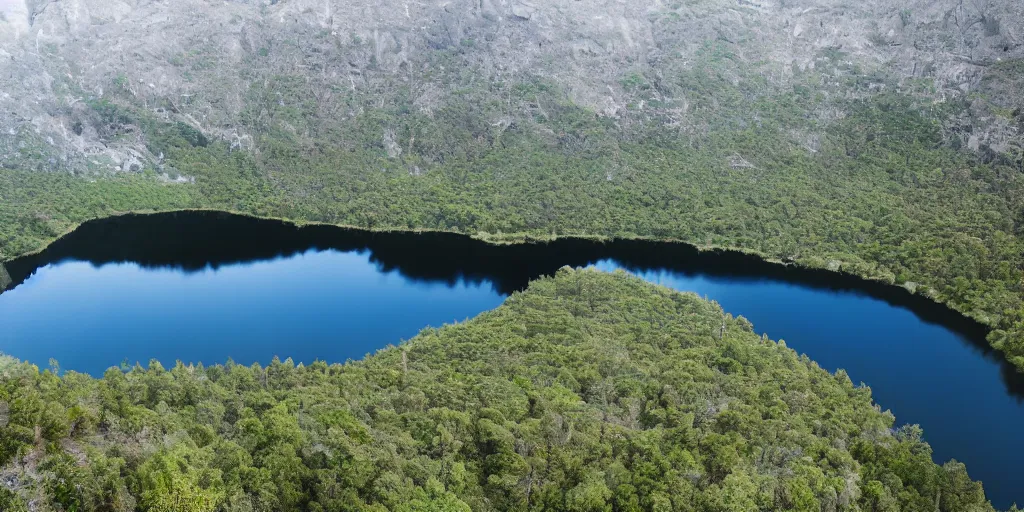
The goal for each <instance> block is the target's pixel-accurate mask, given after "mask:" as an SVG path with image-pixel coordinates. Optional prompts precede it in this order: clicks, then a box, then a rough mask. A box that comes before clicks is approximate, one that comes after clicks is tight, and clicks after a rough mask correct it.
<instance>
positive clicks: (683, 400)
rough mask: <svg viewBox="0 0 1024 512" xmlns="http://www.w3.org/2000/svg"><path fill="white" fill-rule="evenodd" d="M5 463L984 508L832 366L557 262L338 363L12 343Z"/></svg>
mask: <svg viewBox="0 0 1024 512" xmlns="http://www.w3.org/2000/svg"><path fill="white" fill-rule="evenodd" d="M338 338H339V342H344V340H345V333H339V334H338ZM0 461H2V470H0V478H2V479H3V481H4V483H5V484H6V485H5V486H2V487H0V509H2V510H5V511H25V510H29V507H28V504H29V503H31V504H32V505H31V506H32V508H31V509H32V510H40V511H48V510H110V511H131V510H144V511H175V512H199V511H214V510H219V511H292V510H294V511H300V510H301V511H306V510H308V511H340V510H409V511H412V510H417V511H442V510H443V511H455V510H501V511H506V510H526V509H532V510H567V511H609V510H615V511H634V510H656V511H661V510H684V511H686V510H692V511H702V512H704V511H750V510H800V511H809V512H810V511H814V512H818V511H839V510H848V511H922V512H923V511H927V512H934V511H941V512H967V511H984V510H991V507H990V506H989V505H988V504H987V502H986V500H985V497H984V492H983V490H982V487H981V484H979V483H976V482H972V481H971V480H970V478H969V477H968V475H967V472H966V470H965V468H964V466H963V465H962V464H959V463H957V462H955V461H950V462H947V463H946V464H944V465H943V466H938V465H936V464H935V463H933V462H932V460H931V450H930V448H929V447H928V445H927V444H925V443H923V442H922V441H921V431H920V429H919V428H917V427H913V426H909V427H899V428H894V418H893V417H892V415H891V414H889V413H888V412H880V410H879V409H878V407H877V406H876V405H874V404H873V403H872V401H871V393H870V391H869V390H868V389H867V388H865V387H856V386H854V385H853V384H852V383H851V381H850V379H849V378H848V377H847V376H846V375H845V374H844V373H843V372H841V371H840V372H839V373H838V374H836V375H831V374H829V373H828V372H826V371H824V370H822V369H821V368H819V367H818V366H817V365H816V364H814V363H813V362H811V361H809V360H808V359H807V358H806V357H800V356H798V355H797V354H796V353H795V352H793V351H792V350H790V349H788V348H786V347H785V344H784V343H782V342H778V343H777V342H774V341H771V340H769V339H768V338H767V337H764V338H762V337H759V336H757V335H755V334H754V333H753V329H752V326H751V325H750V323H749V322H748V321H746V320H745V319H743V318H742V317H737V318H733V317H732V316H731V315H728V314H726V313H724V312H723V311H722V310H721V308H719V307H718V305H716V304H714V303H712V302H707V301H705V300H701V299H700V298H698V297H697V296H696V295H693V294H681V293H677V292H674V291H670V290H668V289H665V288H660V287H656V286H654V285H650V284H647V283H645V282H643V281H642V280H640V279H638V278H634V277H630V276H627V275H625V274H622V273H618V274H604V273H599V272H596V271H579V270H577V271H573V270H569V269H563V270H562V271H560V272H559V273H558V274H557V275H556V276H555V277H553V278H546V279H542V280H540V281H537V282H535V283H533V284H532V285H531V286H530V287H529V289H527V290H526V291H524V292H520V293H516V294H514V295H512V296H511V297H510V298H509V299H508V300H507V301H506V303H505V304H504V305H503V306H501V307H500V308H498V309H497V310H495V311H492V312H489V313H485V314H483V315H481V316H479V317H478V318H476V319H473V320H470V321H467V322H465V323H462V324H457V325H450V326H445V327H443V328H440V329H428V330H426V331H424V332H422V333H421V334H420V335H419V336H417V337H416V338H414V339H412V340H410V341H408V342H406V343H403V344H402V345H400V346H398V347H392V348H388V349H385V350H382V351H380V352H378V353H377V354H375V355H371V356H369V357H367V358H366V359H365V360H363V361H358V362H348V363H346V364H344V365H341V364H331V365H328V364H326V363H323V362H317V363H315V364H312V365H310V366H305V367H304V366H301V365H300V366H297V367H296V366H295V365H293V364H292V363H291V361H290V360H286V361H284V362H281V361H279V360H275V361H274V362H273V363H272V364H270V365H269V366H267V367H260V366H258V365H256V366H253V367H245V366H240V365H235V364H232V363H230V362H229V363H228V364H227V365H223V366H221V365H218V366H208V367H205V368H204V367H202V366H199V367H193V366H191V365H190V366H184V365H181V364H178V365H177V366H175V367H174V368H173V369H170V370H166V369H164V368H162V367H161V366H160V365H159V363H155V362H154V363H150V365H149V367H148V368H143V367H141V366H136V367H135V368H131V369H129V368H127V367H125V368H121V369H118V368H111V369H110V370H108V371H107V373H106V374H105V375H104V376H103V378H101V379H94V378H91V377H88V376H86V375H82V374H76V373H67V374H65V375H63V376H58V375H56V374H55V373H53V372H52V371H51V370H44V371H42V372H39V370H38V369H37V367H35V366H32V365H29V364H26V363H17V362H15V361H13V360H10V359H4V360H2V361H0ZM11 489H13V490H11Z"/></svg>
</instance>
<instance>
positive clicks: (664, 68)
mask: <svg viewBox="0 0 1024 512" xmlns="http://www.w3.org/2000/svg"><path fill="white" fill-rule="evenodd" d="M708 45H719V46H722V47H723V48H725V49H727V50H728V52H730V54H731V55H732V57H731V58H732V61H731V62H733V63H735V65H737V66H747V67H750V68H753V69H756V70H760V71H761V72H762V73H761V74H762V75H763V76H766V77H769V84H768V85H769V86H770V87H777V88H779V89H780V90H783V89H785V88H787V87H791V84H790V83H789V77H790V76H791V75H792V73H793V70H794V69H797V70H826V69H828V68H830V67H832V68H844V69H845V68H851V67H854V66H855V67H857V68H859V69H861V70H865V71H868V72H871V73H877V74H882V75H886V76H892V77H896V78H897V79H899V80H904V81H906V80H925V81H929V82H930V83H932V84H934V90H935V92H934V99H935V100H936V101H949V100H950V99H953V98H971V97H973V96H972V94H973V93H976V92H979V91H980V92H983V93H986V94H992V95H996V96H998V97H1000V98H1002V99H1000V100H999V101H1002V102H1003V103H1005V104H1004V105H1001V106H999V107H998V108H997V109H996V110H993V109H992V106H991V104H992V102H991V101H990V100H986V101H978V102H977V105H976V106H974V107H972V111H971V112H970V113H968V114H967V115H965V117H964V118H963V119H960V120H958V123H959V124H960V125H961V126H969V129H967V128H965V129H963V130H962V133H961V132H960V131H958V132H956V134H954V135H956V136H957V137H961V138H962V139H963V145H964V146H965V147H967V146H969V142H970V141H969V140H968V139H970V138H972V137H973V140H974V142H973V146H974V147H977V148H979V150H980V149H981V148H982V147H985V148H990V149H991V150H993V151H997V152H998V151H1002V150H1012V149H1013V148H1015V147H1017V146H1020V145H1021V144H1020V140H1021V129H1022V127H1021V121H1019V120H1018V119H1017V118H1015V117H1014V116H1013V115H1012V114H1013V112H1014V111H1015V109H1017V108H1018V107H1020V106H1021V105H1020V97H1021V96H1022V94H1021V93H1020V92H1019V91H1020V89H1019V87H1017V86H1019V85H1020V81H1019V80H1018V77H1019V76H1020V74H1021V73H1020V72H1017V71H1014V70H1013V69H1011V68H1008V67H1007V65H1006V63H1008V62H1014V61H1017V60H1020V59H1022V58H1024V2H1019V1H1017V0H977V1H972V2H962V1H960V0H885V1H883V0H865V1H862V2H847V3H842V4H837V3H835V2H828V1H824V0H705V1H701V2H668V1H665V0H636V1H628V2H627V1H622V0H544V1H541V0H419V1H414V0H377V1H368V0H236V1H227V2H208V1H206V0H178V1H175V2H167V1H143V0H0V112H2V113H3V114H0V165H19V158H21V156H20V155H25V154H29V153H32V154H45V155H48V156H47V159H49V158H53V159H54V161H55V162H56V163H55V164H54V165H55V166H56V167H61V168H66V169H74V170H80V169H83V168H88V169H92V170H95V171H97V172H99V171H109V172H114V171H118V172H125V171H131V170H132V169H133V168H136V167H142V168H145V167H147V166H153V165H155V164H156V163H158V160H159V159H158V155H153V154H150V152H149V150H148V149H147V147H146V144H145V140H143V139H142V138H140V137H138V136H134V137H133V136H130V135H129V136H125V134H120V135H119V136H118V138H117V140H116V141H113V140H112V139H111V137H109V136H108V135H107V134H106V132H105V130H104V129H103V128H104V127H103V126H101V123H100V120H98V119H97V116H96V114H95V112H94V109H93V108H91V107H90V106H89V105H90V104H91V103H90V102H95V101H96V100H97V99H100V98H108V97H111V96H116V97H118V98H121V99H122V100H125V101H130V102H131V103H132V104H133V105H136V106H138V107H140V108H143V109H146V110H148V111H150V112H151V113H152V114H153V115H155V116H157V117H159V118H162V119H165V120H167V121H174V122H181V123H185V124H187V125H189V126H192V127H193V128H195V129H197V130H200V131H201V132H202V133H204V134H206V135H207V136H210V137H214V138H219V139H223V140H226V141H230V142H231V144H232V146H233V147H238V148H242V149H251V148H252V140H253V134H252V133H250V131H249V129H248V128H247V121H246V120H251V119H254V118H255V119H258V118H259V116H260V115H261V114H260V112H259V111H255V112H254V111H253V109H252V108H250V107H252V105H253V104H254V102H255V101H256V99H257V98H259V99H260V100H261V101H281V102H285V101H287V100H288V98H285V97H281V98H276V97H271V96H272V95H274V94H278V93H280V91H279V89H275V87H279V85H278V83H279V81H281V80H283V79H284V78H283V77H290V78H289V79H294V80H296V81H299V82H304V83H306V84H309V86H308V87H309V89H310V90H312V91H314V93H311V95H312V96H314V97H313V98H312V101H313V102H314V103H315V104H316V107H315V110H316V111H315V115H318V116H333V115H338V112H339V109H340V108H341V107H339V106H338V105H339V104H340V100H339V99H338V98H340V97H341V96H342V95H343V93H344V94H358V95H365V96H367V97H383V96H384V95H387V94H394V93H395V92H394V91H396V90H397V86H396V85H395V84H404V85H402V87H404V88H408V89H409V90H410V91H411V92H410V94H412V95H413V103H414V106H415V108H417V109H419V111H420V112H423V113H432V112H435V111H436V110H437V109H438V108H440V107H442V106H443V105H444V104H445V103H446V102H447V101H449V95H450V94H451V93H452V90H451V89H452V88H451V87H450V84H448V83H446V82H445V81H444V79H443V78H442V77H443V76H444V75H445V73H449V72H452V69H451V66H458V67H459V68H460V69H463V70H466V72H467V73H472V74H473V76H475V77H478V78H479V79H480V80H482V81H493V82H511V81H517V80H523V79H524V77H534V78H536V79H538V80H542V81H544V82H547V83H553V84H555V85H557V86H558V87H560V88H561V89H562V90H564V91H565V95H566V97H568V98H569V99H571V100H572V101H573V102H574V103H576V104H577V105H580V106H582V107H585V108H587V109H590V110H592V111H594V112H595V113H597V114H598V115H602V116H607V117H613V118H618V117H620V116H621V115H622V113H623V112H624V111H625V110H626V109H627V106H630V105H633V106H635V107H636V108H639V109H646V110H644V111H645V112H660V114H661V116H660V117H661V118H667V119H669V123H681V122H684V121H685V119H686V117H687V115H688V114H687V112H688V109H689V107H690V106H689V100H688V98H687V95H686V92H685V91H682V90H679V91H677V90H672V89H671V87H668V86H665V87H661V88H656V89H655V90H656V92H657V94H658V95H659V97H657V98H654V99H656V100H657V101H656V102H651V101H647V99H646V98H640V97H638V96H637V93H636V92H635V90H634V89H633V88H631V87H630V86H629V83H630V82H629V81H630V77H632V76H651V77H657V78H658V79H659V80H661V81H662V82H663V83H670V82H671V80H670V79H671V77H672V76H674V75H677V74H679V73H681V72H683V71H685V70H687V69H688V67H689V66H691V65H692V62H693V61H694V60H695V59H697V58H699V57H700V55H702V53H701V52H705V51H706V48H707V47H708ZM442 55H443V56H455V57H454V58H455V61H451V62H450V63H449V64H448V66H449V67H448V68H444V69H442V68H443V66H444V64H438V62H439V60H438V56H442ZM446 58H447V57H446ZM434 66H438V67H437V68H436V69H435V68H434ZM737 76H738V74H737ZM737 80H738V78H737ZM1015 87H1016V89H1015ZM655 103H656V105H653V104H655ZM658 109H661V110H660V111H659V110H658ZM652 117H653V116H652ZM389 147H390V145H389ZM400 150H401V146H400V145H399V146H397V149H395V148H393V147H392V148H390V149H389V152H390V153H394V152H396V151H400ZM47 161H48V160H47ZM125 162H129V163H128V164H127V166H126V165H125Z"/></svg>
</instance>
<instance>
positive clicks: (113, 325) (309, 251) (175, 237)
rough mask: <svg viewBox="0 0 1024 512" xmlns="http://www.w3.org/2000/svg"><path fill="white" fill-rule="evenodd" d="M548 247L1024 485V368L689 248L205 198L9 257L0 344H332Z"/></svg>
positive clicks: (952, 329) (342, 346)
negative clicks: (442, 227) (264, 216)
mask: <svg viewBox="0 0 1024 512" xmlns="http://www.w3.org/2000/svg"><path fill="white" fill-rule="evenodd" d="M563 264H569V265H572V266H585V265H591V264H592V265H595V266H596V267H597V268H599V269H602V270H613V269H616V268H623V267H624V268H627V269H630V271H632V272H634V273H636V274H638V275H640V276H642V277H643V278H645V279H647V280H649V281H651V282H654V283H658V284H662V285H665V286H669V287H672V288H675V289H678V290H685V291H693V292H696V293H698V294H699V295H701V296H706V297H708V298H710V299H713V300H716V301H718V302H719V303H720V304H721V305H722V306H723V307H724V308H725V309H726V310H727V311H729V312H731V313H733V314H736V315H743V316H745V317H747V318H748V319H750V320H751V321H752V322H753V323H754V325H755V329H756V330H758V331H759V332H765V333H767V334H768V335H769V336H770V337H772V338H773V339H784V340H785V341H786V343H787V344H788V345H789V346H790V347H791V348H793V349H795V350H797V351H798V352H802V353H806V354H808V355H809V356H810V357H811V358H812V359H813V360H815V361H817V362H818V363H819V364H820V365H821V366H822V367H824V368H826V369H828V370H832V371H834V370H836V369H839V368H843V369H845V370H846V371H847V372H848V373H849V375H850V378H851V379H853V381H854V382H864V383H866V384H868V385H870V386H871V387H872V390H873V393H874V397H875V400H876V401H877V402H878V403H879V404H880V405H881V406H882V408H883V409H890V410H892V412H893V413H894V414H895V415H896V418H897V423H899V424H905V423H911V424H913V423H917V424H920V425H921V426H922V427H923V428H924V431H925V439H926V440H927V441H928V442H929V443H930V444H931V445H932V448H933V449H934V455H935V459H936V460H937V461H938V462H943V461H946V460H949V459H951V458H955V459H957V460H960V461H963V462H965V463H966V464H967V467H968V470H969V471H970V474H971V476H972V477H973V478H976V479H979V480H981V481H983V482H984V484H985V489H986V492H987V494H988V496H989V497H990V499H992V501H993V504H995V505H996V506H997V507H1001V508H1007V507H1009V505H1010V504H1011V503H1012V502H1013V501H1015V500H1018V499H1019V500H1020V501H1021V502H1024V474H1022V473H1021V472H1019V471H1017V461H1018V460H1019V458H1020V456H1021V455H1024V436H1021V435H1020V434H1019V426H1020V425H1022V424H1024V406H1022V404H1021V396H1022V395H1024V392H1022V390H1024V386H1022V385H1021V379H1020V377H1019V376H1018V375H1016V374H1015V373H1014V372H1013V371H1012V370H1010V369H1009V368H1008V366H1007V365H1006V364H1005V363H1004V362H1002V361H1001V360H1000V359H999V358H998V356H996V355H994V354H992V353H990V352H989V351H987V350H985V348H984V344H983V341H982V340H980V339H979V337H978V336H979V331H978V330H977V329H976V327H977V326H974V325H973V324H971V323H970V322H968V321H965V320H963V319H962V318H959V317H957V316H956V315H953V314H952V313H950V312H948V311H945V310H944V309H942V308H938V307H937V306H935V305H934V304H930V303H928V302H927V301H922V300H919V299H917V298H915V297H912V296H909V295H908V294H904V293H900V292H898V291H894V290H892V289H886V288H883V287H879V286H877V285H870V284H865V283H860V282H859V281H857V280H854V279H851V278H848V277H841V276H835V275H831V274H828V275H824V274H819V273H813V272H805V271H799V270H795V269H785V268H782V267H778V266H771V265H765V264H761V263H758V262H756V261H753V260H750V259H748V258H745V257H743V256H741V255H736V254H731V253H722V254H712V255H707V254H698V253H696V252H695V251H693V250H692V249H690V248H687V247H685V246H670V245H666V244H647V243H641V242H622V243H616V244H597V243H593V242H582V241H565V242H559V243H557V244H545V245H536V246H519V247H507V248H500V247H493V246H487V245H484V244H480V243H478V242H473V241H470V240H467V239H463V238H459V237H452V236H448V235H399V234H390V235H373V234H368V233H361V232H351V231H342V230H336V229H328V228H306V229H301V230H300V229H296V228H293V227H290V226H285V225H283V224H277V223H267V222H263V221H253V220H251V219H241V218H236V217H228V216H222V215H212V214H187V215H185V214H180V215H178V216H155V217H132V218H123V219H119V220H113V221H105V222H103V223H94V224H91V225H87V226H85V227H83V228H82V229H80V230H79V231H78V232H76V233H75V234H73V235H72V236H70V237H68V238H66V239H65V240H62V241H60V242H58V243H57V244H54V246H53V247H51V248H50V249H48V250H47V251H46V252H44V253H43V254H41V255H38V256H34V257H32V258H26V259H24V260H19V261H16V262H13V263H9V264H7V266H6V267H7V271H8V273H9V275H10V276H11V278H12V279H13V283H12V284H11V286H10V287H9V289H8V291H6V292H4V293H3V294H0V326H2V329H0V351H2V352H5V353H7V354H10V355H13V356H15V357H18V358H21V359H26V360H29V361H32V362H34V363H37V364H39V365H40V366H45V365H46V364H47V361H48V360H49V359H50V358H55V359H57V360H58V361H59V363H60V365H61V368H62V369H64V370H75V371H82V372H88V373H92V374H94V375H100V374H102V373H103V371H104V370H105V369H106V368H107V367H109V366H116V365H118V364H119V363H121V362H122V361H123V360H127V361H128V362H130V363H135V362H136V361H139V362H142V363H145V362H147V361H148V360H149V359H151V358H155V359H158V360H160V361H162V362H163V363H164V364H165V365H169V364H173V362H174V361H176V360H181V361H184V362H198V361H202V362H204V363H207V364H209V363H218V362H224V361H226V360H227V359H228V358H232V359H233V360H235V361H236V362H239V363H245V364H249V363H253V362H260V363H266V362H269V361H270V359H271V358H272V357H274V356H280V357H281V358H282V359H283V358H286V357H292V358H293V359H294V360H295V361H296V362H298V361H302V362H306V363H308V362H312V361H314V360H316V359H322V360H326V361H331V362H334V361H345V360H347V359H356V358H361V357H363V356H364V355H366V354H368V353H372V352H374V351H376V350H378V349H380V348H382V347H385V346H387V345H388V344H396V343H398V342H399V341H401V340H403V339H408V338H411V337H412V336H414V335H415V334H416V333H417V332H418V331H419V330H420V329H422V328H423V327H425V326H427V325H433V326H438V325H441V324H444V323H451V322H453V321H462V320H464V319H466V318H469V317H472V316H475V315H476V314H478V313H480V312H482V311H485V310H488V309H492V308H494V307H496V306H498V305H499V304H500V303H501V302H502V300H503V299H504V297H505V296H507V294H508V293H511V292H512V291H514V290H516V289H521V288H522V287H523V286H525V285H526V283H527V282H528V281H529V280H530V279H533V278H535V277H537V276H539V275H544V274H550V273H552V272H553V271H554V270H556V269H557V268H558V267H560V266H562V265H563Z"/></svg>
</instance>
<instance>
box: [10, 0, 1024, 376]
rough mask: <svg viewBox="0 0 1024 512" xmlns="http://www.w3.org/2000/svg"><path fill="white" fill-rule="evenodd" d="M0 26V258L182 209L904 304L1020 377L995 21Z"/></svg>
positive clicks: (585, 18) (1022, 249)
mask: <svg viewBox="0 0 1024 512" xmlns="http://www.w3.org/2000/svg"><path fill="white" fill-rule="evenodd" d="M0 12H3V13H4V15H3V17H2V19H0V89H2V90H3V93H2V94H0V112H2V113H0V167H2V169H0V258H3V259H7V258H11V257H14V256H17V255H19V254H23V253H25V252H28V251H32V250H35V249H38V248H39V246H41V245H42V244H44V243H46V242H47V241H49V240H50V239H52V238H53V237H55V236H58V235H59V234H60V233H62V232H63V231H64V230H66V229H67V228H68V227H69V226H71V225H73V224H74V223H77V222H81V221H82V220H85V219H88V218H93V217H96V216H103V215H108V214H110V213H112V212H118V211H130V210H166V209H174V208H188V207H203V208H219V209H226V210H232V211H239V212H244V213H250V214H257V215H264V216H271V217H282V218H290V219H295V220H312V221H322V222H330V223H337V224H348V225H356V226H361V227H366V228H381V229H409V228H417V229H420V228H423V229H441V230H450V231H458V232H462V233H467V234H470V235H473V236H478V237H481V238H486V239H491V240H497V241H509V240H512V241H519V240H522V239H523V238H524V237H533V238H547V237H550V236H552V235H555V236H558V235H567V234H569V235H588V236H613V237H651V238H658V239H679V240H684V241H687V242H691V243H694V244H696V245H701V246H726V247H734V248H741V249H745V250H750V251H755V252H758V253H760V254H762V255H764V256H766V257H768V258H771V259H775V260H783V259H787V260H788V259H791V260H794V261H797V262H799V263H802V264H806V265H811V266H816V267H823V268H831V269H834V270H844V271H848V272H851V273H855V274H858V275H861V276H865V277H869V278H876V279H881V280H885V281H888V282H892V283H894V284H899V285H904V286H907V287H908V288H910V289H914V290H920V292H921V293H924V294H927V295H928V296H930V297H933V298H935V299H936V300H939V301H941V302H945V303H947V304H949V305H951V306H952V307H954V308H956V309H958V310H959V311H961V312H963V313H965V314H967V315H970V316H972V317H974V318H977V319H979V320H981V321H983V322H985V323H987V324H988V325H991V326H993V328H994V329H995V332H994V333H993V335H992V338H991V340H992V343H993V344H994V345H995V346H996V347H998V348H1000V349H1001V350H1003V351H1004V352H1006V353H1007V355H1008V357H1009V358H1010V360H1011V361H1014V362H1015V363H1016V364H1018V366H1021V367H1024V303H1022V299H1021V298H1022V297H1024V256H1022V255H1024V241H1022V234H1024V228H1022V226H1024V143H1022V138H1021V137H1022V136H1021V133H1022V132H1021V129H1022V127H1024V125H1022V123H1024V114H1022V112H1024V97H1022V95H1021V94H1020V91H1021V90H1022V86H1024V64H1022V61H1021V57H1022V56H1024V40H1022V34H1024V27H1022V26H1021V25H1022V23H1024V21H1022V20H1024V6H1022V4H1020V2H1015V1H1010V0H1001V1H996V0H970V1H965V0H942V1H938V2H935V1H925V0H899V1H886V2H882V1H879V0H873V1H868V2H854V3H848V4H842V3H840V4H837V3H835V2H821V1H817V0H785V1H781V0H779V1H771V0H763V1H747V0H741V1H726V0H703V1H692V0H691V1H679V2H670V1H660V0H648V1H645V2H617V1H612V0H600V1H599V0H587V1H577V0H556V1H548V2H526V1H521V0H505V1H502V0H472V1H470V0H452V1H435V2H423V1H420V2H414V1H410V2H406V1H397V0H389V1H387V2H376V3H370V2H363V1H361V0H344V1H337V0H327V1H305V0H294V1H266V2H244V1H232V2H219V3H209V2H200V1H198V0H186V1H183V2H174V3H171V2H158V1H141V0H140V1H135V2H127V1H117V2H110V1H105V0H102V1H101V0H55V1H49V2H47V1H36V0H4V1H3V2H2V3H0Z"/></svg>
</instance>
